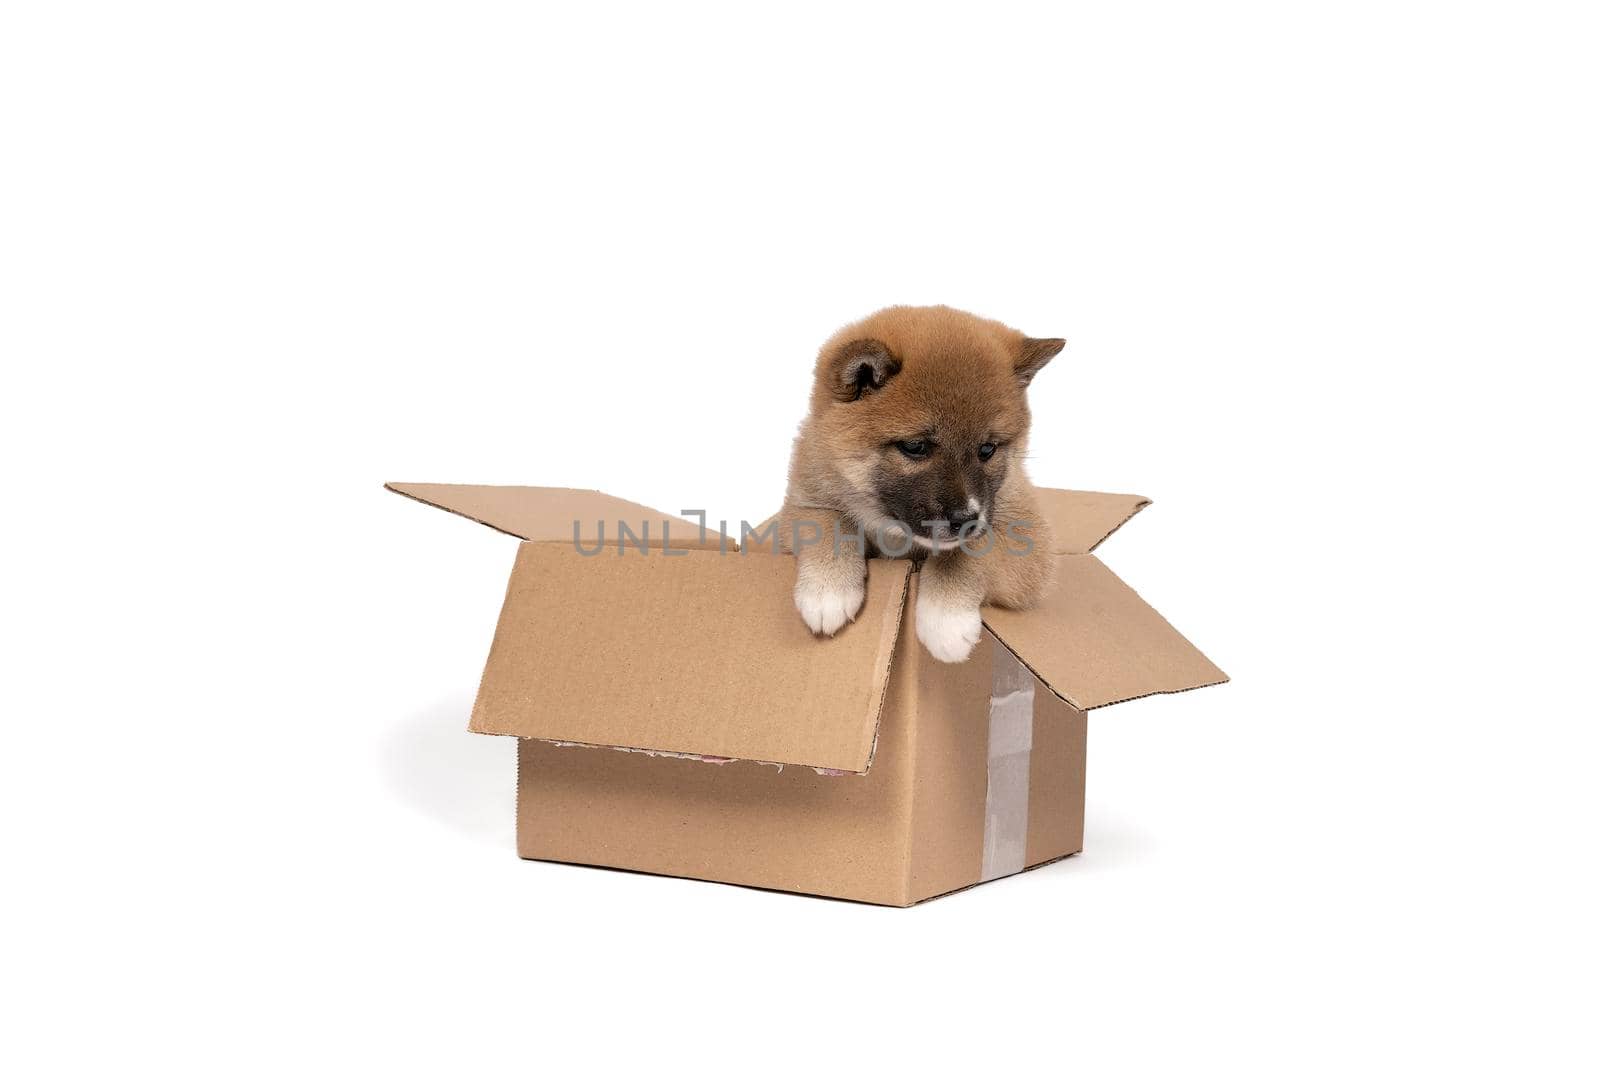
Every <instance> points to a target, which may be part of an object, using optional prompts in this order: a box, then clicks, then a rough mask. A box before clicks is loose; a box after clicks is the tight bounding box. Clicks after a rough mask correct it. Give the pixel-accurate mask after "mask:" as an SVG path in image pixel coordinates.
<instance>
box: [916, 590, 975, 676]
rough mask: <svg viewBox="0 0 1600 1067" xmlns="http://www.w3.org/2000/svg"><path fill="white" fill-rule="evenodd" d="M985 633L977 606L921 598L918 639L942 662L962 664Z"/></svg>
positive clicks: (919, 603)
mask: <svg viewBox="0 0 1600 1067" xmlns="http://www.w3.org/2000/svg"><path fill="white" fill-rule="evenodd" d="M982 634H983V617H982V616H981V615H979V614H978V609H977V608H975V607H971V608H969V607H958V606H952V605H949V604H940V603H939V602H938V601H937V600H933V599H928V600H918V601H917V639H918V640H919V641H921V642H922V644H923V647H924V648H926V649H927V650H928V654H929V655H931V656H932V657H933V658H934V659H936V660H938V661H939V662H941V663H960V662H962V661H963V660H965V659H966V658H967V657H968V656H970V655H972V646H973V645H976V644H977V643H978V638H979V637H981V636H982Z"/></svg>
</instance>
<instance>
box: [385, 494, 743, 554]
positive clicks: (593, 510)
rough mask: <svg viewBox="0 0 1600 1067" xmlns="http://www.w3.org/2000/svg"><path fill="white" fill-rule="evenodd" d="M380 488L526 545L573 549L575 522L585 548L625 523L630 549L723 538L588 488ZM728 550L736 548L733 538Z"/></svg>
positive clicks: (712, 544) (610, 537)
mask: <svg viewBox="0 0 1600 1067" xmlns="http://www.w3.org/2000/svg"><path fill="white" fill-rule="evenodd" d="M384 488H385V489H388V490H390V491H392V492H395V493H399V494H400V495H401V496H405V497H410V498H411V499H412V500H417V501H421V502H422V503H424V504H432V505H433V506H434V507H436V508H442V509H444V510H445V511H448V512H451V513H452V514H455V515H460V516H462V517H463V518H468V519H471V520H473V521H474V522H481V523H482V524H483V525H485V526H487V527H489V528H490V529H494V530H499V531H500V532H501V533H507V534H510V535H511V536H512V537H520V538H522V539H523V540H524V541H560V542H563V543H565V544H569V545H570V544H573V543H574V537H573V523H575V522H576V523H577V524H578V530H579V535H578V540H577V542H576V543H580V544H583V545H585V546H593V545H595V544H597V543H599V542H600V541H602V540H603V541H604V543H606V544H608V545H616V544H617V543H618V529H619V527H618V524H619V523H625V524H626V525H627V527H628V532H629V534H630V535H631V536H630V537H629V538H628V540H627V544H628V546H629V547H630V548H631V547H632V546H633V544H634V543H635V540H634V539H635V538H636V539H637V541H638V542H642V543H645V544H655V545H659V544H662V543H663V541H664V539H665V538H667V537H670V538H671V542H672V544H673V545H674V546H678V547H683V548H716V547H717V543H718V540H719V539H720V537H721V535H720V534H718V533H717V532H716V531H715V530H709V531H707V532H706V536H705V539H704V541H703V542H702V540H701V537H700V525H699V521H698V519H696V518H695V517H693V516H683V515H668V514H666V513H665V512H661V511H656V510H655V509H654V508H647V507H645V506H644V505H643V504H635V503H634V502H633V501H631V500H623V499H622V498H620V497H615V496H607V495H606V494H605V493H597V492H595V491H594V490H592V489H558V488H551V487H545V486H528V485H439V484H429V483H422V482H386V483H385V484H384ZM601 523H604V527H603V530H604V535H603V537H602V536H601V533H600V532H601V530H602V526H601V525H600V524H601ZM669 523H670V526H669V525H668V524H669ZM728 547H729V548H732V547H734V544H733V541H732V539H731V538H730V539H729V541H728Z"/></svg>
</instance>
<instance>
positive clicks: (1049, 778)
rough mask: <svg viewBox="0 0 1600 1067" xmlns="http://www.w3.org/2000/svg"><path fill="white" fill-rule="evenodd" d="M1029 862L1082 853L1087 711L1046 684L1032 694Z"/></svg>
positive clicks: (1037, 862) (1047, 860) (1029, 863)
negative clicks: (1048, 687) (1046, 686)
mask: <svg viewBox="0 0 1600 1067" xmlns="http://www.w3.org/2000/svg"><path fill="white" fill-rule="evenodd" d="M1033 710H1034V715H1033V761H1032V763H1031V764H1030V766H1029V772H1028V848H1027V860H1026V862H1027V865H1028V866H1029V867H1032V866H1035V865H1037V864H1040V863H1048V862H1050V861H1051V860H1054V859H1060V858H1061V857H1062V856H1070V855H1072V854H1073V853H1075V852H1081V851H1083V798H1084V766H1085V764H1084V757H1085V753H1086V750H1087V741H1088V727H1089V713H1088V712H1085V711H1079V710H1078V709H1077V708H1074V707H1072V706H1071V705H1070V704H1068V703H1067V702H1066V701H1064V700H1062V699H1061V698H1060V697H1057V696H1055V695H1054V694H1053V693H1051V692H1050V691H1049V690H1048V689H1045V688H1044V687H1043V686H1040V687H1038V689H1037V690H1036V691H1035V693H1034V698H1033Z"/></svg>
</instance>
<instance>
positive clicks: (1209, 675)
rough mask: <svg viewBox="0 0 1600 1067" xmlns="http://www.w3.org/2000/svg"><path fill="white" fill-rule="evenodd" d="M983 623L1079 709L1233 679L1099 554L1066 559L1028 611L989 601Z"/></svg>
mask: <svg viewBox="0 0 1600 1067" xmlns="http://www.w3.org/2000/svg"><path fill="white" fill-rule="evenodd" d="M983 621H984V625H985V626H986V627H987V628H988V630H989V632H990V633H992V634H993V635H994V636H995V637H996V638H998V639H999V640H1000V642H1001V643H1002V644H1004V645H1005V646H1006V647H1007V648H1009V649H1010V650H1011V651H1012V652H1013V653H1015V654H1016V656H1017V658H1018V659H1020V660H1022V662H1023V663H1025V664H1027V666H1028V669H1029V670H1031V671H1033V673H1034V674H1036V675H1037V676H1038V677H1039V679H1040V680H1041V681H1043V682H1044V683H1045V685H1047V686H1049V688H1050V690H1051V692H1053V693H1055V694H1056V695H1057V696H1059V697H1061V698H1062V699H1063V700H1065V701H1066V702H1067V703H1069V704H1071V705H1072V706H1073V707H1075V708H1079V709H1080V710H1085V711H1087V710H1088V709H1090V708H1098V707H1104V706H1105V705H1107V704H1115V703H1117V702H1119V701H1123V700H1133V699H1134V698H1136V697H1142V696H1149V695H1151V694H1152V693H1178V692H1182V691H1183V690H1185V689H1198V688H1200V687H1201V686H1205V685H1216V684H1218V683H1219V682H1226V681H1227V680H1228V676H1227V675H1226V674H1223V673H1222V672H1221V671H1220V670H1218V669H1217V667H1216V665H1215V664H1213V663H1212V662H1211V661H1210V660H1209V659H1207V658H1206V657H1205V654H1204V653H1202V652H1201V651H1200V650H1199V649H1198V648H1195V647H1194V645H1192V644H1190V643H1189V641H1188V639H1187V638H1185V637H1184V636H1183V635H1182V634H1180V633H1179V632H1178V631H1177V630H1174V629H1173V628H1172V625H1171V624H1170V623H1168V622H1167V620H1166V619H1163V618H1162V617H1161V616H1160V614H1158V613H1157V612H1156V610H1155V609H1154V608H1152V607H1151V606H1150V605H1149V604H1146V603H1145V602H1144V601H1143V600H1142V599H1140V597H1139V594H1138V593H1135V592H1134V591H1133V590H1132V589H1130V588H1128V586H1127V585H1126V584H1124V583H1123V581H1122V579H1120V578H1118V577H1117V576H1116V575H1115V574H1113V573H1111V570H1110V568H1108V567H1107V566H1106V565H1105V564H1104V563H1101V562H1100V560H1099V559H1097V558H1096V557H1094V556H1089V555H1070V556H1063V557H1061V559H1059V560H1058V561H1057V562H1056V585H1055V588H1054V589H1053V590H1051V592H1050V594H1049V595H1048V596H1047V597H1046V598H1045V600H1044V602H1043V603H1041V604H1040V605H1039V606H1037V607H1035V608H1031V609H1029V610H1027V611H1011V610H1009V609H1006V608H1001V607H995V606H993V605H990V606H987V607H985V608H984V609H983Z"/></svg>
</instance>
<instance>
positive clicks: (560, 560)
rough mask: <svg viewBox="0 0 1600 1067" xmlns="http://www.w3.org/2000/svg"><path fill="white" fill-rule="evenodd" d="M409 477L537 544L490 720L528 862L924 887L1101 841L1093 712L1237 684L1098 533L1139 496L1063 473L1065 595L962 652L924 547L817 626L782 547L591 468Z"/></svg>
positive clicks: (881, 568)
mask: <svg viewBox="0 0 1600 1067" xmlns="http://www.w3.org/2000/svg"><path fill="white" fill-rule="evenodd" d="M388 488H389V489H392V490H393V491H395V492H397V493H400V494H403V495H405V496H407V497H411V498H413V499H415V500H419V501H422V502H424V503H427V504H432V505H435V506H437V507H440V508H444V509H446V510H448V511H451V512H454V513H456V514H458V515H462V516H465V517H467V518H470V519H474V520H476V521H478V522H481V523H483V524H485V525H487V526H490V527H492V528H494V529H496V530H500V531H502V532H505V533H508V534H511V535H512V536H515V537H519V538H522V539H523V542H524V543H523V544H522V545H521V546H520V547H519V548H518V550H517V558H516V563H515V565H514V566H513V568H512V572H511V579H510V583H509V585H508V586H507V589H506V598H505V604H504V607H503V608H502V610H501V613H500V623H499V626H498V628H497V629H496V631H495V636H494V642H493V645H492V647H491V648H490V650H489V659H488V663H487V665H486V666H485V667H484V671H483V680H482V683H481V685H480V687H479V690H478V697H477V701H476V703H475V705H474V707H473V709H472V721H471V725H470V729H472V730H473V731H476V732H478V733H485V734H504V735H509V736H513V737H517V738H519V739H520V740H519V741H518V743H517V756H518V759H517V850H518V852H519V854H520V855H522V856H523V857H525V858H528V859H543V860H559V861H562V862H567V863H583V864H593V865H598V866H604V867H618V868H627V869H631V870H639V871H651V872H655V873H658V874H669V875H676V876H679V877H687V878H703V879H711V880H715V881H719V882H734V883H739V884H743V885H750V886H760V887H764V888H768V889H781V890H788V891H792V892H798V893H811V894H818V895H822V896H830V897H844V898H849V899H853V900H862V901H869V902H874V903H879V904H892V905H909V904H914V903H916V902H918V901H922V900H926V899H928V898H929V897H935V896H939V895H941V894H944V893H949V892H952V891H954V890H958V889H962V888H965V887H967V886H971V885H975V884H977V883H979V882H983V881H987V880H989V879H991V878H996V877H1000V876H1003V875H1007V874H1015V873H1016V872H1018V871H1021V870H1026V869H1028V868H1031V867H1037V866H1039V865H1040V864H1044V863H1050V862H1052V861H1054V860H1058V859H1061V858H1063V857H1065V856H1070V855H1072V854H1073V853H1075V852H1078V851H1079V850H1080V849H1081V848H1082V845H1083V801H1084V747H1085V729H1086V726H1087V720H1088V714H1087V713H1088V712H1089V711H1091V710H1093V709H1095V708H1100V707H1104V706H1105V705H1107V704H1115V703H1119V702H1121V701H1125V700H1132V699H1135V698H1137V697H1142V696H1147V695H1149V694H1152V693H1170V692H1178V691H1181V690H1186V689H1194V688H1197V687H1199V686H1206V685H1214V684H1216V683H1218V682H1224V681H1227V677H1226V676H1225V675H1224V674H1223V673H1222V672H1221V671H1219V670H1218V669H1217V668H1216V667H1215V666H1214V665H1213V664H1212V663H1211V661H1210V660H1208V659H1206V657H1205V656H1204V655H1202V654H1201V653H1200V651H1199V650H1198V649H1196V648H1195V647H1194V646H1193V645H1191V644H1190V643H1189V642H1188V641H1187V640H1186V639H1185V638H1184V637H1183V636H1182V635H1181V634H1179V633H1178V632H1177V631H1176V630H1175V629H1173V628H1172V627H1171V626H1170V625H1169V624H1168V623H1167V621H1166V620H1165V619H1163V618H1162V617H1161V616H1160V615H1158V614H1157V613H1156V612H1155V610H1154V609H1152V608H1151V607H1150V606H1149V605H1148V604H1146V603H1145V602H1144V601H1143V600H1141V599H1140V598H1139V596H1138V595H1137V594H1136V593H1134V591H1133V590H1132V589H1130V588H1128V586H1126V585H1125V584H1123V582H1122V581H1121V580H1120V579H1118V578H1117V576H1116V575H1115V574H1113V573H1112V572H1111V571H1110V569H1108V568H1107V567H1106V566H1105V564H1103V563H1101V562H1100V561H1099V560H1098V559H1097V558H1096V557H1095V556H1094V555H1093V552H1094V549H1095V548H1096V546H1098V545H1099V544H1100V542H1101V541H1103V540H1104V539H1105V538H1106V537H1108V536H1110V534H1111V533H1112V532H1114V531H1115V530H1116V529H1117V528H1118V527H1120V526H1121V525H1122V524H1123V523H1124V522H1126V521H1127V520H1128V519H1129V518H1131V517H1132V516H1133V515H1134V514H1136V513H1137V512H1138V511H1139V510H1140V509H1142V508H1143V507H1144V506H1145V505H1146V504H1148V503H1149V501H1147V500H1145V499H1144V498H1142V497H1138V496H1124V495H1118V494H1110V493H1083V492H1066V491H1061V490H1041V491H1040V497H1041V499H1040V505H1041V509H1042V511H1043V513H1044V516H1045V518H1046V520H1047V521H1048V522H1049V524H1050V526H1051V529H1052V531H1053V533H1054V539H1055V547H1056V550H1057V551H1058V552H1059V555H1060V558H1059V560H1058V561H1057V562H1058V568H1057V570H1058V579H1057V583H1056V586H1055V589H1054V591H1053V592H1052V593H1051V595H1050V596H1049V597H1048V599H1047V600H1046V601H1045V603H1044V604H1042V605H1041V606H1040V607H1038V608H1035V609H1033V610H1031V611H1026V612H1016V611H1008V610H1005V609H1003V608H995V607H986V608H984V610H983V619H984V630H985V632H984V635H983V637H982V639H981V640H980V641H979V643H978V645H977V647H976V648H975V649H974V650H973V654H972V657H971V658H970V659H969V660H968V661H967V662H965V663H960V664H945V663H940V662H938V661H936V660H934V659H933V658H932V657H931V656H929V655H928V654H927V652H926V651H925V650H924V649H923V648H922V646H921V644H920V643H918V641H917V639H916V635H915V633H914V632H913V617H914V615H913V611H912V610H911V607H912V604H913V602H914V598H915V597H916V595H917V574H916V572H915V569H914V567H913V565H912V564H911V563H910V562H908V561H904V560H889V559H874V560H870V561H869V562H868V579H867V599H866V603H865V605H864V606H863V607H862V609H861V613H860V614H859V615H858V616H857V618H856V620H855V621H854V622H853V623H851V624H850V625H848V626H846V627H845V628H844V630H842V631H841V632H840V633H839V634H838V635H837V636H836V637H832V638H819V637H815V636H813V635H812V634H811V633H810V632H809V631H808V630H807V629H806V627H805V625H804V623H803V622H802V621H801V620H800V617H799V615H798V614H797V612H796V611H795V609H794V604H793V597H792V592H793V585H794V576H795V565H794V560H793V558H792V557H790V556H787V555H777V554H774V551H773V549H772V547H771V543H770V542H768V543H767V544H765V545H755V544H746V545H745V546H743V547H744V551H741V548H740V546H739V545H737V544H735V543H734V542H733V541H732V540H731V539H727V538H724V537H722V536H721V535H720V534H719V533H718V532H717V531H715V530H713V531H709V532H708V533H706V534H705V535H704V536H702V533H701V531H700V529H699V527H698V526H697V524H696V523H695V521H694V520H693V519H686V518H684V517H682V516H678V517H674V516H670V515H666V514H663V513H661V512H657V511H653V510H651V509H649V508H645V507H642V506H641V505H638V504H634V503H630V502H628V501H625V500H619V499H616V498H615V497H609V496H605V495H603V494H600V493H594V492H589V491H585V490H574V489H536V488H525V487H513V486H472V485H414V484H391V485H389V486H388ZM574 524H576V526H575V525H574ZM602 524H603V525H602ZM575 531H576V532H575Z"/></svg>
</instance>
